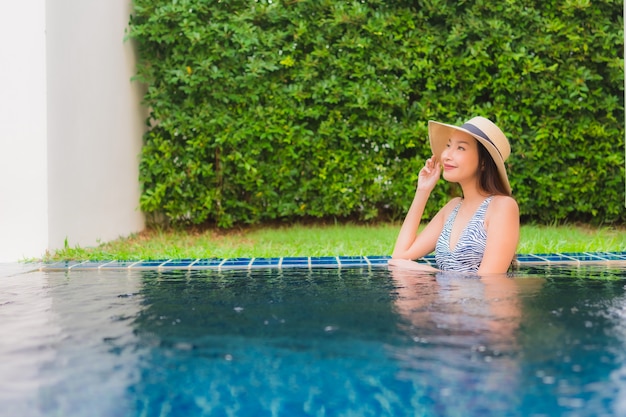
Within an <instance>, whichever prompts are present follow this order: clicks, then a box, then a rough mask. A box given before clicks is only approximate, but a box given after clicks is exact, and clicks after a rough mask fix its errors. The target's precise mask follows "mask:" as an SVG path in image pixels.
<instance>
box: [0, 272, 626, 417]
mask: <svg viewBox="0 0 626 417" xmlns="http://www.w3.org/2000/svg"><path fill="white" fill-rule="evenodd" d="M625 359H626V268H617V267H616V268H609V267H578V268H570V267H562V268H558V267H527V268H523V269H521V270H520V271H518V272H516V273H515V275H514V276H513V277H498V278H491V279H485V278H481V279H478V278H471V277H464V276H456V275H446V274H439V275H436V276H434V275H433V276H424V275H422V276H419V275H416V274H415V273H412V272H406V271H405V272H401V271H394V270H389V269H388V268H387V267H380V266H379V267H369V268H368V267H354V268H343V269H337V268H311V269H309V268H292V269H257V270H244V269H231V270H219V271H217V270H188V271H178V270H168V271H155V270H145V271H142V270H129V271H119V270H93V271H89V270H77V271H58V272H54V271H52V272H41V271H36V272H29V273H25V274H15V275H12V276H9V277H4V278H1V279H0V383H1V385H0V405H1V406H0V415H2V416H68V417H71V416H103V417H104V416H106V417H108V416H129V417H131V416H132V417H134V416H594V417H595V416H623V415H626V361H625Z"/></svg>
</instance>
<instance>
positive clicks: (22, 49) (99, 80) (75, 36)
mask: <svg viewBox="0 0 626 417" xmlns="http://www.w3.org/2000/svg"><path fill="white" fill-rule="evenodd" d="M130 13H131V0H107V1H101V0H47V1H46V0H23V1H20V2H3V3H2V4H1V5H0V35H1V36H0V51H2V54H0V87H1V89H0V91H2V93H1V94H0V117H1V119H0V158H1V159H0V174H1V175H0V199H1V200H0V261H14V260H19V259H23V258H25V257H38V256H41V255H42V254H43V253H44V252H45V251H46V250H53V249H57V248H60V247H62V246H63V244H64V242H65V240H66V239H67V241H68V242H69V244H70V245H71V246H75V245H80V246H91V245H95V244H97V243H98V242H100V241H102V242H104V241H107V240H111V239H115V238H117V237H120V236H125V235H128V234H130V233H132V232H136V231H139V230H141V229H143V227H144V221H143V215H142V214H141V212H140V211H139V210H138V205H139V195H140V187H139V182H138V156H139V152H140V149H141V138H142V134H143V132H144V126H143V125H144V120H145V117H146V115H145V110H144V109H143V108H142V107H141V105H140V101H141V97H142V94H143V91H142V87H141V86H140V85H138V84H136V83H132V82H131V81H130V78H131V77H132V75H133V74H134V65H135V54H134V50H133V46H132V44H131V43H129V42H124V34H125V33H124V31H125V28H126V27H127V25H128V19H129V15H130ZM5 51H9V54H8V55H7V54H6V52H5ZM5 93H7V94H5Z"/></svg>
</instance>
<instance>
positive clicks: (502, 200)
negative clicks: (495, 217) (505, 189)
mask: <svg viewBox="0 0 626 417" xmlns="http://www.w3.org/2000/svg"><path fill="white" fill-rule="evenodd" d="M489 206H490V207H493V208H495V209H496V210H497V211H500V210H507V211H508V210H514V211H518V212H519V206H518V205H517V201H515V199H514V198H513V197H509V196H508V195H497V196H494V197H493V200H491V204H490V205H489Z"/></svg>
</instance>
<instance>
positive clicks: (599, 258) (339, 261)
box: [39, 251, 626, 271]
mask: <svg viewBox="0 0 626 417" xmlns="http://www.w3.org/2000/svg"><path fill="white" fill-rule="evenodd" d="M389 259H391V257H390V256H323V257H306V256H302V257H283V258H225V259H219V258H206V259H161V260H145V261H144V260H139V261H101V262H94V261H82V262H74V261H67V262H55V263H48V264H43V265H41V267H40V268H39V270H41V271H59V270H62V271H70V270H71V271H84V270H113V269H117V270H201V269H216V270H222V269H263V268H265V269H268V268H269V269H286V268H372V267H384V266H387V262H388V261H389ZM417 262H419V263H424V264H427V265H431V266H435V265H436V264H435V257H434V255H427V256H425V257H424V258H422V259H419V260H418V261H417ZM515 263H516V264H517V266H519V267H523V266H542V265H543V266H546V265H571V266H581V265H606V266H618V265H619V266H626V251H625V252H580V253H572V252H565V253H552V254H549V253H548V254H545V253H544V254H541V253H540V254H520V255H517V257H516V260H515Z"/></svg>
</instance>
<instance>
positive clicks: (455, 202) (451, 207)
mask: <svg viewBox="0 0 626 417" xmlns="http://www.w3.org/2000/svg"><path fill="white" fill-rule="evenodd" d="M461 200H463V199H462V198H461V197H454V198H453V199H452V200H450V201H448V202H447V203H446V205H445V206H443V207H442V208H441V209H440V210H439V213H441V214H442V215H443V216H444V217H445V218H447V217H448V215H449V214H450V213H452V210H454V208H455V207H456V206H457V205H458V204H459V203H460V202H461Z"/></svg>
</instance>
